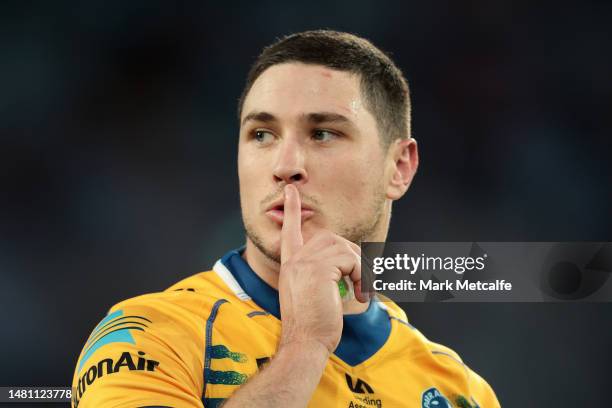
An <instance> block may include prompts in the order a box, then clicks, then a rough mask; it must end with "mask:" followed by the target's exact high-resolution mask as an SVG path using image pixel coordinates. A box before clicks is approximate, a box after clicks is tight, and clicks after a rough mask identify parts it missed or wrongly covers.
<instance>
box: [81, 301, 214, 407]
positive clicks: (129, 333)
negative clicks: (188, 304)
mask: <svg viewBox="0 0 612 408" xmlns="http://www.w3.org/2000/svg"><path fill="white" fill-rule="evenodd" d="M165 296H172V294H170V295H168V294H159V295H158V294H155V295H147V296H144V297H140V298H136V299H131V300H128V301H125V302H123V303H122V304H120V306H116V307H115V308H113V310H112V311H111V312H110V313H109V314H108V315H107V316H106V318H104V319H103V320H102V322H100V324H99V325H98V326H97V327H96V328H95V329H94V331H93V333H92V334H91V336H90V337H89V339H88V341H87V342H86V344H85V346H84V348H83V352H82V353H81V356H80V358H79V360H78V362H77V366H76V370H75V373H74V378H73V383H72V384H73V385H72V387H73V389H72V407H73V408H76V407H79V408H88V407H100V408H106V407H113V408H117V407H136V406H139V407H142V406H169V407H170V406H172V407H186V408H187V407H192V408H201V407H202V401H201V398H200V397H201V387H202V384H201V379H200V378H199V377H198V374H199V373H201V372H202V368H201V367H202V362H201V361H200V357H199V356H201V355H202V346H201V345H200V344H199V343H198V341H199V339H201V338H202V336H201V334H200V333H199V332H197V331H196V330H197V329H198V328H197V327H193V328H191V327H189V326H186V325H184V324H179V323H177V321H182V320H183V319H181V316H180V313H176V314H174V315H172V316H170V315H168V314H167V313H166V312H165V310H166V309H170V308H171V306H172V305H171V304H166V302H164V301H163V297H165ZM160 297H161V299H160ZM175 309H178V308H176V307H175ZM184 321H188V320H187V319H184ZM185 339H193V341H185ZM191 356H196V357H195V358H194V357H191Z"/></svg>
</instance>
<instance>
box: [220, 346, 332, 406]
mask: <svg viewBox="0 0 612 408" xmlns="http://www.w3.org/2000/svg"><path fill="white" fill-rule="evenodd" d="M328 358H329V351H328V350H327V348H326V347H325V346H324V345H323V344H321V343H319V342H317V341H312V342H301V343H298V342H294V343H290V344H285V345H284V346H281V347H280V348H279V350H278V352H277V354H276V356H275V357H274V358H273V359H272V360H271V362H270V363H269V364H268V365H267V366H266V367H265V368H264V369H263V371H262V372H261V373H259V374H258V375H256V376H255V377H253V379H251V380H250V381H249V382H248V383H246V384H245V385H243V386H242V387H240V389H238V391H236V392H235V393H234V394H233V395H232V397H231V398H230V399H229V400H228V401H227V402H226V403H225V405H224V406H223V407H224V408H237V407H246V406H252V403H253V401H255V400H258V401H265V406H267V407H287V408H293V407H303V406H306V404H307V403H308V400H309V399H310V396H311V395H312V393H313V392H314V390H315V388H316V386H317V384H318V383H319V380H320V378H321V374H322V373H323V370H324V369H325V365H326V363H327V359H328Z"/></svg>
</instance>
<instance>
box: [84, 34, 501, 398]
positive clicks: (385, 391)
mask: <svg viewBox="0 0 612 408" xmlns="http://www.w3.org/2000/svg"><path fill="white" fill-rule="evenodd" d="M409 116H410V102H409V95H408V86H407V84H406V81H405V79H404V78H403V76H402V74H401V72H400V71H399V70H398V69H397V67H396V66H395V65H394V64H393V62H392V61H391V60H390V59H389V58H388V57H387V56H385V55H384V54H383V53H382V52H381V51H379V50H378V49H377V48H375V47H374V46H373V45H372V44H370V43H369V42H368V41H366V40H364V39H361V38H358V37H356V36H353V35H350V34H346V33H339V32H333V31H310V32H303V33H298V34H294V35H291V36H289V37H286V38H284V39H282V40H280V41H278V42H276V43H275V44H273V45H271V46H270V47H268V48H266V49H265V50H264V51H263V53H262V54H261V55H260V56H259V57H258V59H257V61H256V62H255V64H254V66H253V67H252V69H251V71H250V73H249V75H248V78H247V84H246V86H245V89H244V92H243V95H242V97H241V99H240V102H239V118H240V136H239V143H238V145H239V149H238V175H239V179H240V201H241V208H242V217H243V221H244V226H245V230H246V236H247V239H246V245H245V247H243V248H241V249H238V250H234V251H230V252H228V253H227V254H226V255H225V256H223V257H222V258H221V259H220V260H219V261H218V262H217V263H216V264H215V266H214V267H213V269H212V270H211V271H207V272H202V273H200V274H197V275H194V276H192V277H190V278H187V279H185V280H184V281H182V282H179V283H178V284H176V285H174V286H172V287H171V288H169V289H168V290H166V291H164V292H161V293H155V294H149V295H144V296H139V297H136V298H133V299H129V300H127V301H124V302H121V303H119V304H117V305H116V306H114V307H113V308H111V310H110V312H109V314H108V316H107V317H106V318H104V319H103V320H102V322H101V323H100V324H99V325H98V326H97V327H96V328H95V329H94V331H93V333H92V334H91V336H90V338H89V339H88V341H87V343H86V344H85V347H84V350H83V352H82V353H81V356H80V358H79V361H78V363H77V368H76V371H75V375H74V382H73V387H74V393H73V394H74V395H73V406H75V407H76V406H77V405H78V406H81V407H84V406H87V407H90V406H91V407H136V406H172V407H202V406H204V407H207V408H210V407H217V406H220V405H222V404H223V406H224V407H246V406H263V407H304V406H307V405H308V406H312V407H383V406H384V407H432V408H434V407H435V408H443V407H477V406H480V407H483V408H484V407H497V406H499V403H498V402H497V400H496V397H495V394H494V393H493V391H492V389H491V388H490V387H489V385H488V384H487V383H486V382H485V381H484V380H483V379H482V378H480V377H479V376H478V375H477V374H475V373H474V372H473V371H471V370H470V369H469V368H467V367H466V366H465V365H464V364H463V363H462V361H461V360H460V358H459V356H457V354H455V353H454V352H453V351H452V350H450V349H448V348H445V347H443V346H440V345H438V344H435V343H432V342H430V341H428V340H427V339H425V337H423V335H421V334H420V333H419V332H418V331H417V330H416V329H414V328H413V327H412V326H411V325H410V324H409V323H408V322H407V320H406V315H405V314H404V312H403V311H402V310H401V309H400V308H399V307H398V306H397V305H395V304H394V303H392V302H388V301H385V302H384V303H383V302H381V301H379V300H378V299H376V298H373V299H369V295H368V293H366V292H362V291H361V286H360V279H361V270H360V248H359V246H358V244H359V243H360V242H362V241H384V240H385V238H386V236H387V231H388V228H389V221H390V217H391V205H392V202H393V201H395V200H397V199H399V198H400V197H402V196H403V195H404V193H405V192H406V191H407V189H408V187H409V186H410V183H411V181H412V178H413V176H414V174H415V172H416V170H417V166H418V153H417V144H416V141H415V140H414V139H413V138H411V137H410V118H409ZM345 279H348V280H349V282H352V284H353V286H354V292H355V297H356V299H349V300H346V301H344V302H343V301H342V300H341V297H340V293H339V286H338V285H339V282H341V281H342V280H345Z"/></svg>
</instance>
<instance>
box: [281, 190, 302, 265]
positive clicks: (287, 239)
mask: <svg viewBox="0 0 612 408" xmlns="http://www.w3.org/2000/svg"><path fill="white" fill-rule="evenodd" d="M283 211H284V214H283V227H282V230H281V264H284V263H285V262H287V260H289V259H290V258H291V256H293V254H295V253H296V252H297V251H299V250H300V248H301V247H302V245H303V244H304V240H303V238H302V204H301V202H300V193H299V192H298V190H297V188H295V186H294V185H291V184H288V185H286V186H285V202H284V208H283Z"/></svg>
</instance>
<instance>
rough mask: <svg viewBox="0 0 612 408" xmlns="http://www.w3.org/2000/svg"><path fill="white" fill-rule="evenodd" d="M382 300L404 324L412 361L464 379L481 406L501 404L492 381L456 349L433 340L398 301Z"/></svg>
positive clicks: (453, 379)
mask: <svg viewBox="0 0 612 408" xmlns="http://www.w3.org/2000/svg"><path fill="white" fill-rule="evenodd" d="M381 300H382V302H381V305H382V306H383V307H384V308H385V309H386V310H387V313H388V314H389V317H390V318H391V319H392V320H397V322H398V323H399V326H398V327H400V328H402V331H401V333H402V337H403V340H404V341H403V342H402V344H403V349H404V353H408V354H409V358H410V359H411V360H412V361H418V362H419V364H421V365H422V367H423V369H424V370H426V371H431V372H436V373H445V374H444V376H446V377H447V380H449V381H451V382H453V383H464V384H465V385H466V386H467V388H466V389H467V390H469V393H470V395H471V396H472V398H473V399H474V400H475V401H477V403H478V405H479V406H480V407H482V408H484V407H487V408H488V407H493V408H495V407H499V406H500V404H499V402H498V400H497V397H496V395H495V392H494V391H493V388H492V387H491V386H490V385H489V383H487V381H485V380H484V379H483V378H482V377H481V376H480V375H479V374H478V373H476V372H475V371H474V370H472V369H471V368H470V367H469V366H468V365H467V364H466V363H465V362H464V361H463V359H462V358H461V356H460V355H459V354H458V353H457V352H456V351H455V350H453V349H451V348H450V347H447V346H445V345H442V344H439V343H436V342H434V341H431V340H429V339H428V338H427V337H426V336H425V335H424V334H423V333H421V332H420V331H419V330H418V329H417V328H415V327H414V326H413V325H412V324H411V323H409V321H408V319H407V316H406V313H405V312H404V310H402V309H401V308H400V307H399V306H398V305H397V304H396V303H394V302H392V301H390V300H389V299H386V298H383V299H381ZM404 355H406V354H404Z"/></svg>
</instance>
